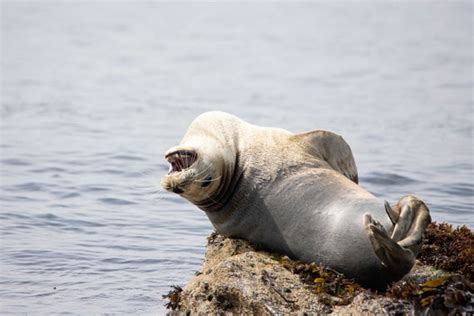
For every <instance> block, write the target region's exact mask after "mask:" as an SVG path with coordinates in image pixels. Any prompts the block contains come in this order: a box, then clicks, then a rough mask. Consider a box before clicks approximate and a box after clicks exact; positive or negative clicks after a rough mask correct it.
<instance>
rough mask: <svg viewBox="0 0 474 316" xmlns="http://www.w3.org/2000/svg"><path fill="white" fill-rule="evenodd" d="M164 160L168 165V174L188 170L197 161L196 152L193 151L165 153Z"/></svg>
mask: <svg viewBox="0 0 474 316" xmlns="http://www.w3.org/2000/svg"><path fill="white" fill-rule="evenodd" d="M165 158H166V160H168V162H169V163H170V169H169V171H168V174H172V173H174V172H181V171H183V170H185V169H187V168H189V167H190V166H191V165H192V164H193V163H195V162H196V160H197V152H196V151H194V150H174V151H172V152H169V153H166V155H165Z"/></svg>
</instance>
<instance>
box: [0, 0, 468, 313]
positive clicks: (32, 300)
mask: <svg viewBox="0 0 474 316" xmlns="http://www.w3.org/2000/svg"><path fill="white" fill-rule="evenodd" d="M473 38H474V36H473V5H472V2H470V1H461V2H459V1H451V2H449V3H445V1H439V2H434V1H431V2H428V1H426V2H425V1H422V2H416V1H415V2H413V1H407V2H397V3H396V2H391V3H378V2H317V3H300V2H298V3H293V4H290V3H260V4H257V3H251V2H244V3H225V4H219V5H217V4H209V3H189V4H188V3H179V4H171V3H156V2H139V3H131V2H115V1H103V2H86V1H76V2H72V1H71V2H50V1H41V2H25V1H21V2H19V1H18V2H16V1H11V2H9V1H2V2H1V75H2V85H1V87H2V91H1V157H0V168H1V179H0V180H1V181H0V182H1V183H0V185H1V196H0V205H1V207H0V231H1V240H0V242H1V253H0V260H1V262H0V264H1V265H0V313H1V314H3V315H7V314H23V315H24V314H31V315H50V314H103V313H110V314H152V313H155V314H163V313H164V312H165V310H164V308H163V304H164V301H163V300H162V298H161V295H162V294H165V293H166V292H167V291H168V289H169V286H170V285H172V284H177V285H184V284H185V282H186V281H187V280H188V279H189V278H190V277H191V276H192V275H193V274H194V272H195V271H197V270H198V269H199V267H200V264H201V262H202V259H203V256H204V251H205V244H206V236H207V235H208V234H209V233H210V232H211V231H212V227H211V225H210V223H209V222H208V220H207V218H206V216H205V215H204V214H203V213H202V212H201V211H199V210H198V209H197V208H196V207H194V206H193V205H190V204H189V203H187V202H186V201H184V200H182V199H180V198H179V197H178V196H177V195H174V194H171V193H167V192H164V191H163V189H161V188H160V186H159V180H160V178H161V177H162V176H163V175H164V174H165V172H167V169H168V166H167V163H166V161H165V160H164V158H163V153H164V151H165V150H166V149H167V148H169V147H171V146H173V145H176V144H177V143H178V142H179V141H180V139H181V137H182V135H183V134H184V132H185V130H186V127H187V126H188V125H189V124H190V122H191V121H192V119H193V118H195V117H196V116H197V115H199V114H200V113H202V112H205V111H208V110H222V111H227V112H231V113H234V114H236V115H238V116H239V117H241V118H243V119H245V120H247V121H249V122H252V123H255V124H259V125H264V126H276V127H282V128H286V129H288V130H291V131H293V132H304V131H308V130H312V129H329V130H333V131H335V132H337V133H339V134H341V135H343V136H344V138H345V139H346V140H347V142H348V143H349V144H350V145H351V147H352V150H353V152H354V155H355V158H356V162H357V165H358V169H359V175H360V183H361V185H362V186H364V187H365V188H367V189H368V190H369V191H371V192H373V193H374V194H376V195H377V196H380V197H382V198H384V199H387V200H388V201H390V202H392V203H393V202H395V201H396V200H397V199H398V198H400V197H401V196H403V195H405V194H410V193H411V194H415V195H417V196H418V197H420V198H422V199H423V200H424V201H425V202H426V203H427V205H428V206H429V207H430V209H431V212H432V217H433V219H434V220H436V221H447V222H450V223H453V224H454V225H459V224H465V225H468V226H469V227H471V228H473V227H474V216H473V215H474V209H473V207H474V198H473V190H474V184H473V176H474V172H473V157H474V156H473V104H474V102H473Z"/></svg>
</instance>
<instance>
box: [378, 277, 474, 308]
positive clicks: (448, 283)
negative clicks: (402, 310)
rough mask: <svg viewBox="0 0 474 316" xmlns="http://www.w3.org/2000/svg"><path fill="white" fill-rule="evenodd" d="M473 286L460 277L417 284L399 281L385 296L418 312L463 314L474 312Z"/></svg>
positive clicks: (441, 278) (442, 278)
mask: <svg viewBox="0 0 474 316" xmlns="http://www.w3.org/2000/svg"><path fill="white" fill-rule="evenodd" d="M472 293H473V284H472V283H471V282H470V281H469V280H467V279H465V278H463V276H462V275H458V274H453V275H451V276H445V277H440V278H436V279H432V280H429V281H426V282H424V283H422V284H417V283H416V282H415V281H399V282H397V283H394V284H393V285H392V286H390V287H389V288H388V290H387V292H386V295H388V296H392V297H394V298H401V299H404V300H407V301H410V302H411V303H412V304H413V305H414V307H415V309H416V310H417V311H419V312H423V313H425V314H426V313H427V312H429V311H432V312H441V313H443V314H447V313H455V312H457V313H463V312H473V311H474V300H473V299H474V297H473V295H472Z"/></svg>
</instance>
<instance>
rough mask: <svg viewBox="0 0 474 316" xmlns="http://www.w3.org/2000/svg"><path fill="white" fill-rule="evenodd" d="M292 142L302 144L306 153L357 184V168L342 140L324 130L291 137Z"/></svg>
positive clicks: (349, 149) (346, 145)
mask: <svg viewBox="0 0 474 316" xmlns="http://www.w3.org/2000/svg"><path fill="white" fill-rule="evenodd" d="M291 139H292V140H294V141H296V142H299V143H303V144H304V146H303V147H304V148H305V150H306V152H308V153H309V154H311V155H313V156H315V157H317V158H318V159H320V160H322V161H324V162H326V163H327V164H329V166H330V167H331V168H332V169H334V170H336V171H337V172H339V173H341V174H343V175H344V176H346V177H347V178H348V179H350V180H352V181H354V182H355V183H358V182H359V179H358V174H357V167H356V164H355V161H354V156H353V155H352V151H351V148H350V147H349V145H348V144H347V143H346V141H345V140H344V138H342V137H341V136H339V135H337V134H336V133H333V132H330V131H324V130H316V131H312V132H307V133H302V134H297V135H293V136H292V137H291Z"/></svg>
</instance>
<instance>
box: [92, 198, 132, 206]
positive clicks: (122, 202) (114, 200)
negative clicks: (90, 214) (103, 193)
mask: <svg viewBox="0 0 474 316" xmlns="http://www.w3.org/2000/svg"><path fill="white" fill-rule="evenodd" d="M97 200H98V201H99V202H102V203H105V204H111V205H133V204H136V203H135V202H132V201H128V200H124V199H117V198H100V199H97Z"/></svg>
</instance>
